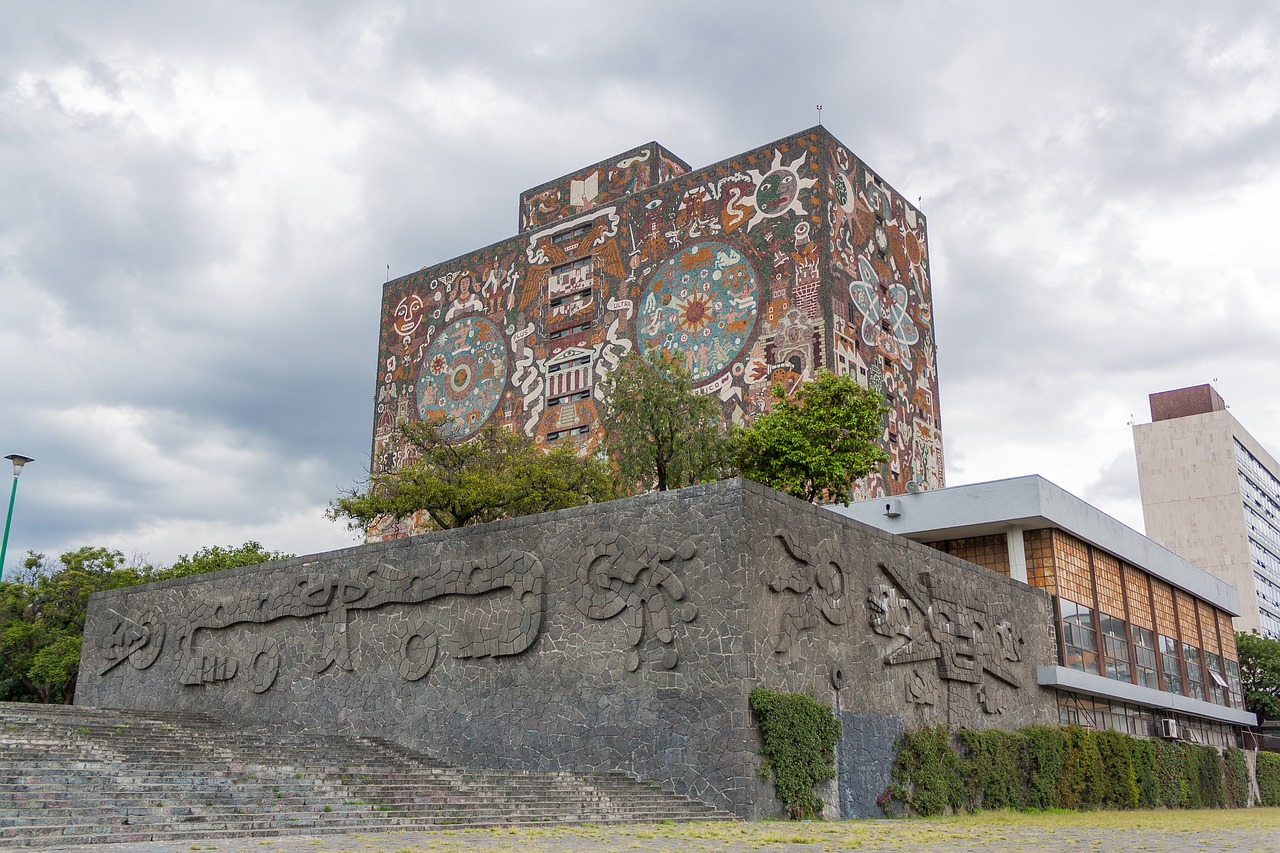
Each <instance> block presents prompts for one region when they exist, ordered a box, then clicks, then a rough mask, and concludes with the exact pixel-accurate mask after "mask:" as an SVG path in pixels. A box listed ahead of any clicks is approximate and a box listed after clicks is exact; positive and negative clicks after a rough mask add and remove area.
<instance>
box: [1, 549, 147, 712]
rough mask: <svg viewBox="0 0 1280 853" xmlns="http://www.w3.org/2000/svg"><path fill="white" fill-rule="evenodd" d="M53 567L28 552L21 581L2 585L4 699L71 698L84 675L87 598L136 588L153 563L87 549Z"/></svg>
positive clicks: (65, 556) (47, 700) (62, 558)
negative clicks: (82, 656) (130, 561)
mask: <svg viewBox="0 0 1280 853" xmlns="http://www.w3.org/2000/svg"><path fill="white" fill-rule="evenodd" d="M58 562H59V564H60V565H56V566H55V565H50V564H49V563H48V560H47V558H46V557H45V556H44V555H43V554H36V553H29V554H28V555H27V558H26V560H25V561H24V563H23V570H24V571H23V572H22V574H21V575H20V578H22V579H19V580H17V581H13V582H6V583H0V660H3V661H4V668H5V670H6V673H5V677H4V678H0V680H2V681H4V682H5V683H6V684H7V688H8V695H7V696H6V697H5V698H8V699H13V700H19V701H27V702H42V703H59V702H67V703H69V702H71V701H72V699H73V697H74V696H75V690H76V678H77V677H78V676H79V674H80V642H81V637H82V636H83V634H84V619H85V612H86V610H87V609H88V605H89V596H90V595H92V594H93V593H95V592H100V591H102V590H107V589H118V588H120V587H125V586H132V585H133V584H136V583H139V582H141V581H142V580H144V579H145V578H146V576H147V575H148V573H149V572H150V566H138V565H129V564H128V563H126V561H125V558H124V555H123V554H121V553H120V552H119V551H113V550H110V549H108V548H98V547H88V546H86V547H83V548H79V549H77V550H75V551H68V552H66V553H65V554H62V555H61V556H60V557H59V558H58Z"/></svg>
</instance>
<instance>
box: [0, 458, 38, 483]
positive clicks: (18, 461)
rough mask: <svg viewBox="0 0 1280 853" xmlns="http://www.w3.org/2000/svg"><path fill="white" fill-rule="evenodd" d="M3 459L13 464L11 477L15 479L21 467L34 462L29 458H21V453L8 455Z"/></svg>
mask: <svg viewBox="0 0 1280 853" xmlns="http://www.w3.org/2000/svg"><path fill="white" fill-rule="evenodd" d="M5 459H8V460H9V461H10V462H12V463H13V476H14V477H15V478H16V477H17V476H18V475H19V474H21V473H22V466H23V465H26V464H27V463H28V462H34V461H35V460H34V459H32V458H31V457H30V456H23V455H22V454H21V453H10V454H9V455H8V456H6V457H5Z"/></svg>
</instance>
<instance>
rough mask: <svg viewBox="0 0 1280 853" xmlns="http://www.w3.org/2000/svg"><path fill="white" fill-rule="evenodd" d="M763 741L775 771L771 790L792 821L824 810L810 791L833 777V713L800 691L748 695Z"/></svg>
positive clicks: (769, 766) (835, 732) (837, 723)
mask: <svg viewBox="0 0 1280 853" xmlns="http://www.w3.org/2000/svg"><path fill="white" fill-rule="evenodd" d="M750 703H751V710H752V711H753V712H754V713H755V716H756V720H757V722H758V723H759V725H760V733H761V735H762V737H763V740H764V747H763V749H762V752H763V753H764V756H765V759H766V767H767V769H768V770H771V771H772V772H773V784H774V789H775V790H776V791H777V793H778V799H779V800H781V801H782V803H783V805H784V806H786V809H787V814H788V815H790V816H791V818H792V819H794V820H806V819H808V818H811V817H813V816H814V815H817V814H820V813H821V812H822V800H820V799H819V798H818V796H817V794H816V793H814V788H815V787H816V786H817V785H818V784H819V783H821V782H825V781H827V780H828V779H832V778H834V777H835V748H836V742H837V741H838V740H839V739H840V720H838V719H837V718H836V716H835V714H833V713H832V712H831V709H830V708H828V707H826V706H825V705H823V704H821V703H819V702H818V701H817V700H815V699H814V698H813V697H812V696H806V695H804V694H802V693H775V692H774V691H772V690H764V689H761V688H756V689H755V690H752V691H751V699H750Z"/></svg>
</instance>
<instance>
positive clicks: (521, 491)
mask: <svg viewBox="0 0 1280 853" xmlns="http://www.w3.org/2000/svg"><path fill="white" fill-rule="evenodd" d="M399 441H400V442H401V447H402V448H403V449H407V450H408V451H409V455H410V457H411V458H412V461H411V462H408V463H406V464H405V465H403V466H402V467H400V468H398V469H396V470H395V471H390V472H387V473H383V474H375V475H373V476H372V477H371V478H370V481H369V484H368V487H367V488H366V489H364V490H363V491H362V490H359V489H351V490H350V491H348V492H346V493H344V494H342V495H340V496H339V497H338V498H336V499H335V500H333V501H331V502H330V504H329V510H328V513H327V514H328V516H329V518H331V519H334V520H337V519H339V518H345V519H347V520H348V525H349V526H350V527H351V528H352V529H360V528H363V527H367V526H368V525H370V524H372V523H373V522H375V521H378V520H380V519H385V518H395V519H406V518H411V517H413V516H414V515H415V514H417V513H418V512H425V513H426V514H427V516H428V517H429V518H430V519H431V522H432V524H433V525H434V526H435V527H436V528H438V529H441V530H446V529H450V528H454V527H462V526H464V525H467V524H480V523H482V522H486V521H495V520H497V519H500V518H514V517H515V516H520V515H529V514H531V513H535V512H549V511H551V510H556V509H565V508H566V507H571V506H578V505H580V504H584V503H587V502H588V501H599V500H609V499H610V498H612V497H614V486H613V481H612V478H611V477H610V474H609V469H608V466H607V465H606V464H605V463H604V462H602V461H601V460H599V459H596V458H595V457H592V456H587V457H579V456H578V455H577V453H576V452H575V449H574V447H573V446H572V445H571V444H569V443H566V444H564V445H561V446H560V447H557V448H556V449H555V450H552V451H551V452H549V453H543V452H542V451H540V450H539V449H538V448H537V447H536V446H535V445H534V443H533V441H532V440H531V439H530V438H529V437H528V436H526V435H525V434H524V433H523V432H519V431H512V430H508V429H505V428H503V427H501V426H499V425H498V424H497V423H494V422H490V423H489V424H486V425H485V426H484V427H482V428H481V430H480V432H479V433H477V434H476V435H475V436H474V437H472V438H470V439H467V440H465V441H458V440H456V439H452V438H449V437H448V436H446V435H444V434H442V433H441V430H440V423H439V422H438V421H421V422H416V423H410V424H404V425H402V426H401V427H400V435H399Z"/></svg>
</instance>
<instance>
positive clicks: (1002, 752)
mask: <svg viewBox="0 0 1280 853" xmlns="http://www.w3.org/2000/svg"><path fill="white" fill-rule="evenodd" d="M956 738H957V739H958V740H959V741H960V747H961V750H962V758H961V759H960V761H959V768H958V769H959V773H960V779H961V781H962V782H963V784H964V794H965V801H966V805H967V806H968V808H969V809H971V810H975V809H980V808H987V809H1025V808H1026V807H1027V794H1028V790H1027V785H1026V779H1027V776H1028V771H1029V765H1030V760H1029V753H1030V745H1029V743H1028V741H1027V739H1026V738H1025V737H1023V736H1022V735H1021V734H1019V733H1018V732H1006V731H1000V730H999V729H989V730H987V731H983V732H977V731H973V730H970V729H963V730H961V731H960V732H958V733H957V735H956Z"/></svg>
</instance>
